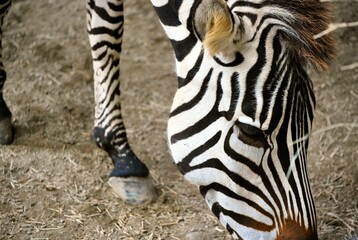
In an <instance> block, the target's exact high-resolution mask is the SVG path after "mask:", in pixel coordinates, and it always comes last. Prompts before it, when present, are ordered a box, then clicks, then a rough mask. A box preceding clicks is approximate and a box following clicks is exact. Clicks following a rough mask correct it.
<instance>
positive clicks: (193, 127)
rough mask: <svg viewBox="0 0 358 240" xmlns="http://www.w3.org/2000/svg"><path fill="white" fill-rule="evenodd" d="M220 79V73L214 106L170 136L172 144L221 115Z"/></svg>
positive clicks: (189, 135) (205, 126)
mask: <svg viewBox="0 0 358 240" xmlns="http://www.w3.org/2000/svg"><path fill="white" fill-rule="evenodd" d="M220 80H221V75H220V74H219V76H218V80H217V90H216V100H215V103H214V106H213V107H212V109H211V110H210V111H209V113H208V114H206V116H203V117H202V119H200V120H199V121H197V122H196V123H194V124H193V125H191V126H189V127H188V128H186V129H184V130H183V131H181V132H179V133H176V134H174V135H173V136H171V138H170V142H171V144H174V143H176V142H177V141H180V140H183V139H187V138H189V137H191V136H193V135H195V134H197V133H199V132H201V131H203V130H204V129H205V128H207V127H208V126H210V125H211V124H212V123H213V122H215V121H216V120H217V119H218V118H220V117H221V115H220V114H219V112H218V108H219V104H220V100H221V98H222V95H223V90H222V88H221V84H220Z"/></svg>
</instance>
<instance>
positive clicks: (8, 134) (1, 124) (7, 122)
mask: <svg viewBox="0 0 358 240" xmlns="http://www.w3.org/2000/svg"><path fill="white" fill-rule="evenodd" d="M12 141H13V132H12V125H11V118H5V119H3V120H0V145H8V144H11V143H12Z"/></svg>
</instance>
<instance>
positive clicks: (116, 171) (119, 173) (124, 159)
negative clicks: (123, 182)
mask: <svg viewBox="0 0 358 240" xmlns="http://www.w3.org/2000/svg"><path fill="white" fill-rule="evenodd" d="M111 158H112V161H113V164H114V168H113V170H112V172H111V174H110V175H109V176H110V177H147V176H148V175H149V170H148V168H147V166H146V165H145V164H144V163H142V162H141V161H140V160H139V159H138V158H137V156H136V155H134V153H133V152H132V151H130V150H129V151H127V153H126V154H119V155H114V156H113V155H111Z"/></svg>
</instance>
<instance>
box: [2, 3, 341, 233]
mask: <svg viewBox="0 0 358 240" xmlns="http://www.w3.org/2000/svg"><path fill="white" fill-rule="evenodd" d="M7 2H9V1H7ZM151 3H152V5H153V7H154V9H155V11H156V13H157V15H158V18H159V21H160V23H161V25H162V26H163V29H164V31H165V33H166V35H167V37H168V39H169V40H170V42H171V44H172V48H173V52H174V58H175V65H176V75H177V78H178V89H177V91H176V93H175V96H174V99H173V104H172V108H171V111H170V114H169V120H168V127H167V134H168V145H169V148H170V151H171V154H172V157H173V159H174V162H175V163H176V165H177V167H178V169H179V171H180V172H181V173H182V174H183V175H184V177H185V178H186V179H187V180H188V181H189V182H190V183H192V184H195V185H197V186H198V187H199V191H200V193H201V194H202V195H203V197H204V199H205V201H206V203H207V205H208V207H209V208H210V209H211V211H212V212H213V214H214V215H215V216H216V217H217V218H218V220H219V221H220V222H221V224H222V225H223V226H224V227H225V228H226V229H227V231H228V232H229V233H230V235H231V236H232V237H233V238H234V239H318V235H317V220H316V212H315V206H314V199H313V196H312V193H311V189H310V184H309V178H308V173H307V170H306V158H307V148H308V142H309V134H310V132H311V129H312V121H313V117H314V108H315V96H314V91H313V84H312V81H311V79H310V77H309V71H310V69H313V70H324V69H326V68H327V67H328V64H329V62H330V61H331V60H332V59H333V57H334V40H333V38H332V36H330V35H324V36H321V37H319V38H318V37H317V34H318V33H320V32H322V31H323V30H324V29H326V27H327V25H328V24H329V22H330V10H329V9H330V6H329V4H327V3H323V2H320V1H319V0H292V1H284V0H226V1H225V0H151ZM5 5H6V4H2V5H1V6H2V8H1V21H2V20H3V16H4V13H5V11H6V10H4V9H5V8H4V7H3V6H5ZM6 6H7V5H6ZM123 23H124V17H123V1H122V0H106V1H99V0H87V29H88V36H89V42H90V47H91V52H92V58H93V69H94V82H95V84H94V85H95V121H94V141H95V142H96V144H97V146H98V147H100V148H102V149H103V150H105V151H106V152H107V153H108V154H109V156H110V157H111V159H112V161H113V163H114V168H113V170H112V172H111V174H110V178H109V183H110V185H111V186H112V187H113V190H114V191H115V192H116V193H117V194H118V195H119V196H120V197H121V198H122V199H124V200H125V201H127V202H130V203H143V202H148V201H154V200H155V198H156V193H155V189H154V187H153V183H152V180H151V177H150V173H149V170H148V168H147V167H146V166H145V165H144V163H143V162H141V161H140V160H139V159H138V158H137V157H136V155H135V154H134V153H133V151H132V150H131V148H130V146H129V144H128V141H127V138H126V132H125V127H124V123H123V120H122V115H121V105H120V89H119V85H120V80H119V76H120V72H119V66H120V52H121V44H122V36H123ZM158 47H160V46H158ZM1 69H2V70H3V68H1ZM1 79H2V80H1V82H0V87H1V88H0V90H1V89H2V86H3V83H4V79H5V77H3V78H1ZM0 97H1V99H0V100H1V101H0V140H1V139H8V140H7V141H4V140H1V141H2V142H1V143H3V144H4V143H10V142H11V140H12V136H11V134H10V133H11V125H10V123H11V113H10V111H9V110H8V108H7V107H6V104H5V102H4V101H3V99H2V95H0ZM4 116H5V117H4ZM2 122H6V124H3V125H1V123H2ZM4 126H5V127H4ZM6 134H8V135H9V136H10V137H8V138H6V137H4V136H7V135H6ZM9 139H10V140H9Z"/></svg>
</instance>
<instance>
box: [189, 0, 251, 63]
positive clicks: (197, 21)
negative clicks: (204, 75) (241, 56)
mask: <svg viewBox="0 0 358 240" xmlns="http://www.w3.org/2000/svg"><path fill="white" fill-rule="evenodd" d="M194 26H195V30H196V33H197V35H198V37H199V38H200V39H201V40H202V42H203V44H204V47H205V48H206V49H207V50H208V52H209V54H210V55H212V56H213V55H215V54H217V53H222V54H224V55H228V54H231V53H234V52H236V51H237V50H238V48H240V42H241V39H242V34H243V32H244V29H243V26H242V24H241V21H240V19H239V18H238V17H235V16H233V15H232V14H231V12H230V9H229V8H228V6H227V5H226V2H225V1H224V0H202V1H201V3H200V4H199V5H198V6H197V8H196V10H195V16H194Z"/></svg>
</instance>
